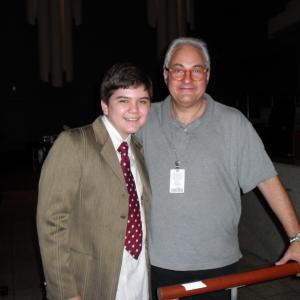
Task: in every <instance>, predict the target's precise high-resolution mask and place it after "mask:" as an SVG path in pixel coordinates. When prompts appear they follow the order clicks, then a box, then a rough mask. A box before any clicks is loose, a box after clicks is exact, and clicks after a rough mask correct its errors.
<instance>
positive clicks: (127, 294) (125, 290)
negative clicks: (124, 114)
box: [101, 116, 149, 300]
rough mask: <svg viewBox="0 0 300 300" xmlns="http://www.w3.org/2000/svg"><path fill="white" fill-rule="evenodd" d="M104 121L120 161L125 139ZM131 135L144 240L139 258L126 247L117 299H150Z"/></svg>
mask: <svg viewBox="0 0 300 300" xmlns="http://www.w3.org/2000/svg"><path fill="white" fill-rule="evenodd" d="M101 118H102V121H103V123H104V126H105V128H106V130H107V131H108V134H109V136H110V138H111V140H112V143H113V145H114V148H115V150H116V153H117V155H118V159H119V161H120V160H121V155H120V153H119V152H118V150H117V149H118V148H119V146H120V144H121V143H122V142H124V140H123V139H122V137H121V136H120V134H119V132H118V131H117V130H116V129H115V127H114V126H113V125H112V124H111V123H110V121H109V120H108V118H106V117H105V116H102V117H101ZM130 139H131V135H129V136H128V138H127V139H126V140H125V142H127V143H128V146H129V149H128V156H129V159H130V168H131V172H132V175H133V177H134V180H135V185H136V189H137V194H138V200H139V204H140V208H141V221H142V231H143V241H142V251H141V253H140V255H139V257H138V259H137V260H136V259H134V258H133V257H132V256H131V255H130V254H129V253H128V251H127V250H126V249H125V247H124V251H123V258H122V266H121V271H120V276H119V283H118V289H117V295H116V300H148V299H149V288H148V272H147V263H146V254H145V253H146V252H145V239H146V224H145V214H144V210H143V206H142V204H141V195H142V193H143V186H142V182H141V178H140V175H139V173H138V170H137V167H136V162H135V159H134V156H133V153H132V151H131V148H130Z"/></svg>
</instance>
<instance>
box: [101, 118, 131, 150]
mask: <svg viewBox="0 0 300 300" xmlns="http://www.w3.org/2000/svg"><path fill="white" fill-rule="evenodd" d="M101 120H102V122H103V124H104V126H105V128H106V130H107V132H108V134H109V136H110V138H111V140H112V143H113V145H114V148H115V150H116V151H118V148H119V146H120V144H121V143H122V142H127V143H128V146H129V145H130V140H131V134H129V135H128V137H127V138H126V139H125V140H124V139H123V138H122V137H121V135H120V133H119V132H118V130H117V129H116V128H115V127H114V126H113V124H112V123H111V122H110V121H109V119H108V118H107V117H106V116H101Z"/></svg>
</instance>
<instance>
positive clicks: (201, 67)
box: [165, 65, 209, 81]
mask: <svg viewBox="0 0 300 300" xmlns="http://www.w3.org/2000/svg"><path fill="white" fill-rule="evenodd" d="M195 68H200V69H202V70H203V71H202V73H201V75H203V77H201V78H199V79H195V78H193V73H192V71H194V70H196V69H195ZM165 70H166V71H167V72H169V73H171V74H174V73H173V71H174V70H176V68H172V67H171V68H168V67H165ZM177 70H179V71H182V72H183V76H182V78H181V79H179V78H176V77H175V76H174V75H171V76H172V78H173V79H174V80H178V81H181V80H183V79H184V78H185V76H186V73H187V72H189V73H190V77H191V79H192V80H193V81H201V80H203V79H204V77H205V74H207V72H208V71H209V68H206V67H204V66H202V65H198V66H196V67H194V69H193V68H192V69H181V68H177Z"/></svg>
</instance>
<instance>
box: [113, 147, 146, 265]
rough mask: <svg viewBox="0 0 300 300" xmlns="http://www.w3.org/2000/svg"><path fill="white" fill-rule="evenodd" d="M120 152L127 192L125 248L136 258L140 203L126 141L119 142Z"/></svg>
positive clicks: (140, 243)
mask: <svg viewBox="0 0 300 300" xmlns="http://www.w3.org/2000/svg"><path fill="white" fill-rule="evenodd" d="M118 151H119V152H120V154H121V162H120V164H121V168H122V171H123V175H124V178H125V182H126V186H127V190H128V194H129V206H128V221H127V229H126V236H125V249H126V250H127V251H128V252H129V253H130V254H131V255H132V256H133V257H134V258H135V259H137V258H138V257H139V255H140V253H141V250H142V236H143V234H142V222H141V214H140V205H139V201H138V195H137V191H136V186H135V182H134V178H133V175H132V173H131V170H130V160H129V157H128V144H127V143H126V142H123V143H121V145H120V146H119V148H118Z"/></svg>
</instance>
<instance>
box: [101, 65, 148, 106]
mask: <svg viewBox="0 0 300 300" xmlns="http://www.w3.org/2000/svg"><path fill="white" fill-rule="evenodd" d="M141 85H143V86H144V87H145V90H146V91H148V93H149V96H150V99H152V97H153V87H152V81H151V79H150V77H149V76H148V75H147V74H146V73H144V72H143V71H142V70H141V69H140V68H139V67H137V66H135V65H133V64H131V63H117V64H114V65H113V66H112V67H111V68H110V69H109V70H108V71H107V73H106V74H105V76H104V78H103V80H102V83H101V87H100V94H101V99H102V100H103V101H104V102H106V103H108V102H109V98H110V97H111V95H112V94H113V93H114V92H115V91H116V90H117V89H119V88H121V89H127V88H130V87H134V88H135V87H139V86H141Z"/></svg>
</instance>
